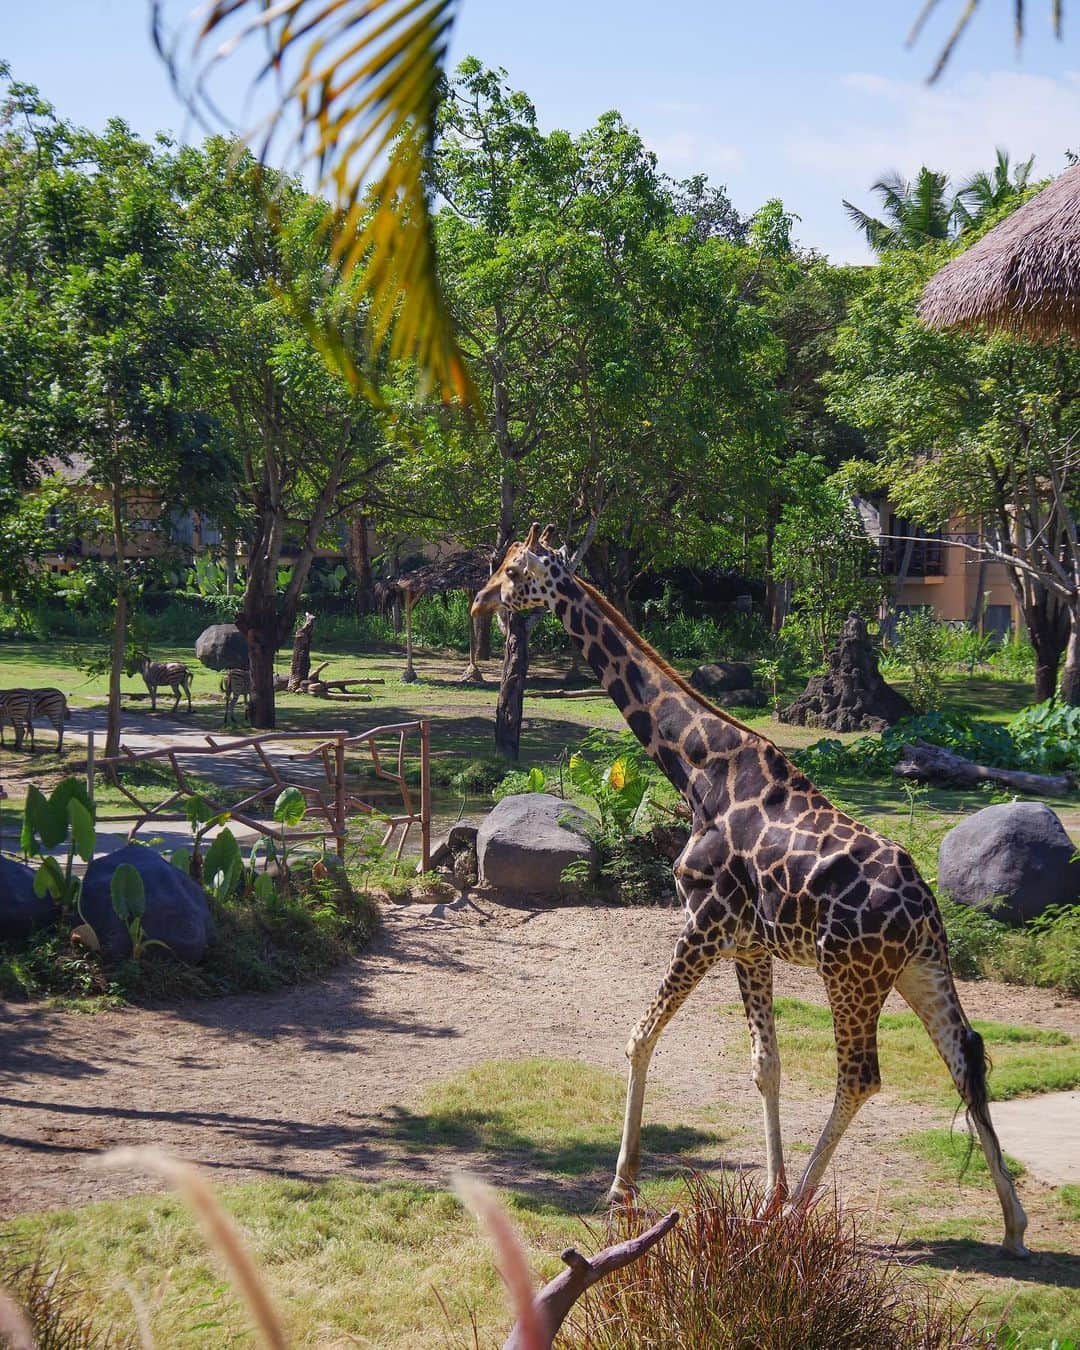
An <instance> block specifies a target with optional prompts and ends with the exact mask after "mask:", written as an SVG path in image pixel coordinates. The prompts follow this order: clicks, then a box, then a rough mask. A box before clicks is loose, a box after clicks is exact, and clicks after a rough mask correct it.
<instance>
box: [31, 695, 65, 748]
mask: <svg viewBox="0 0 1080 1350" xmlns="http://www.w3.org/2000/svg"><path fill="white" fill-rule="evenodd" d="M30 694H31V697H32V698H33V708H32V710H31V711H32V715H33V716H34V717H38V718H40V717H44V718H45V719H46V720H47V721H49V722H51V723H52V724H53V727H54V728H55V730H56V753H57V754H58V755H59V754H60V753H61V752H62V751H63V749H64V723H65V722H70V721H71V709H70V708H69V707H68V701H67V698H66V696H65V695H64V694H62V693H61V692H60V690H59V689H31V691H30ZM33 743H34V724H33V722H31V723H30V744H31V745H33Z"/></svg>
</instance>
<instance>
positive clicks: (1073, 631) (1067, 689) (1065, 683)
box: [1061, 606, 1080, 707]
mask: <svg viewBox="0 0 1080 1350" xmlns="http://www.w3.org/2000/svg"><path fill="white" fill-rule="evenodd" d="M1061 701H1062V703H1069V704H1071V705H1072V706H1073V707H1076V706H1077V705H1078V704H1080V609H1077V608H1076V607H1075V606H1073V607H1071V608H1070V609H1069V640H1068V642H1067V643H1066V646H1065V665H1064V668H1063V669H1062V672H1061Z"/></svg>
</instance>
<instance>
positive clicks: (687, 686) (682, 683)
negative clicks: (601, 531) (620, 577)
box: [574, 576, 774, 745]
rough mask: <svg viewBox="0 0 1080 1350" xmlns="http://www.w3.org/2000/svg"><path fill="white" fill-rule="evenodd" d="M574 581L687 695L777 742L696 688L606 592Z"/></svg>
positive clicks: (735, 724)
mask: <svg viewBox="0 0 1080 1350" xmlns="http://www.w3.org/2000/svg"><path fill="white" fill-rule="evenodd" d="M574 580H575V581H576V582H577V584H578V585H579V586H580V587H581V589H582V590H583V591H585V593H586V594H587V595H588V596H589V597H590V598H591V599H592V600H593V602H594V603H595V604H596V606H597V607H598V608H599V609H600V610H602V611H603V613H604V615H605V616H606V618H607V619H608V620H609V621H610V622H611V623H612V624H613V625H614V626H615V627H616V628H617V629H618V630H619V631H620V632H621V633H622V635H623V636H624V637H626V638H629V639H630V641H631V642H632V643H633V644H634V646H635V647H637V648H639V649H640V650H641V651H642V652H644V653H645V655H646V656H647V657H648V658H649V660H650V661H653V662H654V663H655V664H656V665H657V666H659V668H660V669H661V670H662V671H663V672H664V674H665V675H666V676H667V677H668V679H669V680H673V681H674V682H675V683H676V684H677V685H678V686H679V688H680V689H681V690H682V691H683V692H684V693H685V694H687V695H689V697H690V698H692V699H693V700H694V702H695V703H698V704H700V705H701V707H703V708H704V709H706V711H707V712H710V713H712V715H713V716H714V717H718V718H719V719H720V721H721V722H728V723H729V724H730V725H731V726H733V727H738V729H739V730H740V731H744V732H746V734H747V735H748V736H755V737H756V738H757V739H758V740H759V741H764V742H765V743H766V744H767V745H773V744H774V742H773V741H771V740H769V738H768V736H763V735H762V734H761V732H760V731H755V730H754V728H753V727H748V726H747V725H746V723H745V722H740V721H739V719H738V718H737V717H732V715H731V714H730V713H729V712H726V711H725V710H724V709H723V708H720V707H718V706H717V705H716V704H715V703H713V702H712V701H711V700H710V699H707V698H706V697H705V695H704V694H702V693H700V692H699V691H698V690H697V689H695V688H694V686H693V685H692V684H691V683H690V681H689V680H688V679H686V677H685V676H683V675H680V674H679V672H678V671H677V670H676V669H675V668H674V667H673V666H672V665H670V664H669V662H667V661H665V660H664V658H663V657H662V656H661V655H660V653H659V652H658V651H657V650H656V648H655V647H654V646H652V644H651V643H649V642H646V641H645V639H644V638H643V637H642V636H641V634H640V633H639V632H638V631H637V629H636V628H635V627H634V626H633V625H632V624H631V623H630V621H629V620H628V619H627V618H626V617H625V615H623V614H620V613H619V611H618V610H617V609H616V608H615V606H614V605H613V604H612V603H611V601H610V600H609V599H608V598H607V596H606V595H601V593H600V592H599V591H598V590H597V589H596V587H595V586H590V585H589V583H588V582H587V581H586V580H585V578H584V577H582V576H575V577H574Z"/></svg>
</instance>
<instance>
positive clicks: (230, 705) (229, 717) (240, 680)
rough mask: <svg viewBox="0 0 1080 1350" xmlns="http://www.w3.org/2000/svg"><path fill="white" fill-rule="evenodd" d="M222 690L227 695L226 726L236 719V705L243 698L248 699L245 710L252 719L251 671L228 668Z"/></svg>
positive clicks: (222, 682)
mask: <svg viewBox="0 0 1080 1350" xmlns="http://www.w3.org/2000/svg"><path fill="white" fill-rule="evenodd" d="M221 692H222V693H223V694H224V695H225V717H224V719H223V720H224V723H225V725H226V726H228V724H229V723H230V722H235V721H236V705H237V704H238V703H239V702H240V700H241V698H243V699H245V700H246V704H245V711H246V714H247V718H248V721H250V720H251V672H250V671H247V670H243V669H240V668H239V667H238V668H236V669H234V670H227V671H226V672H225V674H224V676H223V678H222V681H221Z"/></svg>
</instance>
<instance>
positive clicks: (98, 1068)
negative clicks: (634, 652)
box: [0, 904, 1080, 1216]
mask: <svg viewBox="0 0 1080 1350" xmlns="http://www.w3.org/2000/svg"><path fill="white" fill-rule="evenodd" d="M678 927H679V916H678V914H677V913H676V912H674V911H671V910H666V911H665V910H627V909H605V908H596V907H581V908H558V909H540V910H529V909H514V908H506V907H493V906H490V905H488V904H484V905H483V910H482V912H481V911H479V910H470V911H465V912H462V913H455V914H452V915H451V916H450V917H448V918H446V919H442V920H440V919H433V918H429V917H426V916H425V913H424V912H423V911H422V910H421V909H420V908H419V907H415V906H414V907H409V908H404V909H394V910H391V911H390V912H389V913H388V914H387V917H386V924H385V930H384V932H383V933H382V935H381V936H380V938H379V939H378V940H377V942H376V943H375V945H374V946H373V947H372V948H371V950H370V951H369V952H367V953H365V954H364V956H363V957H361V958H360V959H358V960H356V961H353V962H351V963H350V964H349V965H348V967H346V968H344V969H342V970H341V971H339V972H337V973H335V975H334V976H333V977H332V978H329V979H327V980H325V981H323V982H321V983H318V984H315V985H308V986H304V987H302V988H298V989H295V990H289V991H286V992H284V993H279V994H274V995H245V996H241V997H234V998H228V999H220V1000H211V1001H206V1002H198V1003H190V1004H187V1005H184V1006H181V1007H179V1008H176V1009H170V1010H167V1011H152V1010H151V1011H148V1010H128V1011H124V1012H109V1013H101V1014H98V1015H94V1016H87V1015H78V1014H72V1013H63V1012H58V1011H52V1010H42V1009H33V1008H20V1007H17V1006H8V1007H6V1008H3V1009H0V1216H3V1215H6V1214H11V1213H14V1212H18V1211H23V1210H33V1209H43V1208H49V1207H53V1206H58V1205H71V1204H78V1203H82V1202H85V1201H88V1200H91V1199H96V1198H101V1197H102V1196H106V1195H120V1194H124V1193H128V1192H130V1191H131V1190H133V1189H135V1188H136V1187H138V1186H139V1185H140V1183H139V1181H138V1180H137V1179H133V1178H132V1177H130V1176H127V1175H114V1174H103V1173H100V1172H97V1171H95V1170H93V1169H92V1168H90V1167H88V1166H87V1160H88V1157H89V1156H90V1155H92V1154H94V1153H96V1152H98V1151H99V1150H101V1149H104V1148H108V1147H110V1146H112V1145H115V1144H133V1143H156V1144H160V1145H162V1146H164V1147H165V1148H167V1149H170V1150H173V1151H175V1152H177V1153H179V1154H181V1155H183V1156H185V1157H187V1158H191V1159H194V1160H197V1161H199V1162H202V1163H204V1164H206V1165H207V1166H208V1167H210V1168H212V1169H213V1170H214V1172H215V1173H216V1175H217V1176H218V1177H219V1178H220V1179H221V1180H222V1181H232V1180H237V1179H240V1178H244V1177H252V1176H257V1175H260V1174H262V1175H266V1174H275V1175H288V1176H293V1177H301V1178H321V1177H327V1176H331V1175H348V1176H351V1177H355V1178H366V1179H372V1180H374V1179H378V1178H385V1177H387V1176H390V1175H411V1176H414V1177H415V1178H417V1179H427V1180H437V1179H441V1172H440V1168H441V1163H438V1162H436V1161H434V1160H432V1159H430V1158H428V1157H427V1156H426V1155H425V1154H423V1153H416V1152H412V1153H409V1152H406V1151H403V1150H402V1149H401V1148H400V1146H399V1144H398V1142H397V1140H398V1136H397V1135H396V1134H395V1129H394V1121H395V1118H397V1113H399V1112H400V1110H401V1108H403V1107H406V1106H408V1105H409V1104H415V1103H416V1101H417V1098H418V1095H419V1093H420V1091H421V1090H422V1088H423V1086H424V1085H425V1084H426V1083H428V1082H430V1081H431V1080H433V1079H436V1078H438V1077H440V1076H444V1075H446V1074H449V1073H452V1072H454V1071H455V1070H457V1069H459V1068H462V1067H464V1066H466V1065H468V1064H471V1063H474V1062H476V1061H479V1060H483V1059H489V1058H493V1057H500V1056H511V1057H516V1056H526V1055H550V1056H557V1057H567V1058H579V1059H583V1060H586V1061H589V1062H591V1063H594V1064H596V1065H599V1066H602V1067H605V1068H608V1069H612V1070H614V1071H616V1072H618V1073H620V1074H621V1072H622V1066H623V1063H624V1061H623V1057H622V1049H623V1045H624V1043H625V1040H626V1035H627V1032H628V1031H629V1028H630V1026H631V1025H632V1023H633V1022H634V1021H635V1019H636V1018H637V1017H638V1016H639V1015H640V1013H641V1011H642V1010H643V1009H644V1007H645V1005H646V1003H647V1001H648V999H649V997H650V996H651V994H652V992H653V989H654V987H655V984H656V980H657V977H658V975H659V973H660V972H661V970H662V967H663V964H664V961H665V960H666V956H667V953H668V951H669V950H670V947H671V944H672V941H673V939H674V936H675V934H676V932H677V930H678ZM777 973H778V992H779V993H781V994H791V995H795V996H797V997H801V998H806V999H813V1000H815V1001H820V999H821V997H822V993H821V986H820V983H819V981H818V980H817V977H816V976H815V975H814V974H813V972H808V971H801V970H796V969H793V968H790V967H788V968H783V969H779V968H778V972H777ZM962 996H963V999H964V1002H965V1006H966V1007H967V1009H968V1011H969V1013H970V1014H971V1015H972V1016H976V1017H980V1016H982V1017H987V1016H989V1017H997V1018H1002V1019H1005V1020H1013V1021H1021V1022H1026V1023H1029V1024H1034V1025H1040V1026H1051V1027H1059V1028H1061V1029H1062V1030H1065V1031H1069V1032H1074V1033H1077V1034H1080V1003H1078V1002H1077V1001H1075V1000H1067V999H1064V998H1062V997H1061V996H1057V995H1054V994H1052V993H1050V992H1046V991H1041V990H1028V989H1025V990H1018V989H1014V988H1009V987H1007V986H1000V985H996V986H995V985H968V986H965V987H964V989H963V991H962ZM737 998H738V994H737V990H736V985H735V979H734V973H733V971H732V969H731V968H730V967H729V966H728V965H727V963H723V962H722V963H720V964H719V966H718V967H717V969H716V970H715V971H714V972H711V973H710V975H709V976H708V977H707V978H706V981H705V982H704V984H703V987H702V988H701V990H699V991H698V993H697V994H696V995H695V997H694V998H693V999H691V1000H690V1002H689V1004H688V1005H687V1007H686V1008H685V1009H684V1010H683V1011H682V1012H681V1013H680V1014H679V1016H678V1017H677V1018H676V1019H675V1021H674V1022H673V1024H672V1026H671V1027H670V1028H669V1029H668V1031H667V1032H666V1033H665V1035H664V1037H663V1038H662V1039H661V1042H660V1045H659V1048H658V1051H657V1054H656V1058H655V1061H654V1068H653V1075H652V1078H651V1080H650V1081H651V1083H652V1084H654V1085H655V1087H656V1088H657V1089H658V1090H659V1091H658V1093H657V1094H656V1095H657V1097H658V1098H659V1101H658V1103H657V1105H656V1107H655V1108H654V1109H655V1110H656V1111H657V1112H663V1113H665V1114H666V1115H667V1116H668V1118H671V1119H676V1120H677V1119H678V1117H679V1110H680V1108H683V1107H686V1106H689V1107H693V1108H701V1107H713V1108H716V1107H717V1104H718V1103H719V1104H721V1106H720V1108H719V1109H720V1112H721V1114H720V1115H719V1116H718V1117H717V1118H718V1119H719V1120H720V1121H721V1125H720V1128H721V1131H722V1133H723V1135H724V1143H723V1146H724V1151H725V1152H724V1156H725V1157H729V1156H730V1157H731V1158H732V1159H741V1160H743V1161H746V1162H752V1163H754V1164H756V1163H757V1162H758V1161H759V1160H760V1151H761V1145H760V1140H759V1138H758V1133H759V1130H758V1121H759V1116H760V1107H759V1105H758V1099H757V1093H756V1090H755V1089H754V1088H753V1086H752V1085H751V1084H750V1082H749V1079H748V1073H747V1047H746V1041H745V1034H744V1032H743V1030H742V1028H741V1027H740V1026H739V1025H738V1023H737V1022H734V1021H732V1022H731V1023H727V1022H722V1021H721V1020H720V1019H718V1018H717V1016H716V1012H715V1009H716V1007H717V1005H719V1004H724V1003H732V1002H735V1001H736V1000H737ZM827 1105H828V1103H827V1102H826V1101H825V1100H824V1099H823V1098H822V1097H820V1096H814V1097H812V1098H806V1097H805V1096H803V1097H800V1096H799V1095H798V1094H796V1093H794V1092H792V1091H789V1092H788V1093H787V1096H786V1101H785V1107H784V1114H785V1130H786V1136H787V1138H788V1139H789V1140H790V1141H792V1142H795V1143H796V1147H798V1143H797V1141H800V1140H802V1141H805V1142H806V1143H809V1142H811V1141H812V1139H813V1138H814V1137H816V1134H817V1131H818V1129H819V1128H820V1126H821V1124H822V1122H823V1119H824V1115H825V1113H826V1110H827ZM897 1112H902V1113H904V1122H903V1128H908V1129H910V1128H918V1127H919V1123H920V1122H921V1121H924V1120H929V1119H930V1118H931V1117H930V1115H929V1114H928V1111H927V1109H926V1108H919V1107H914V1106H911V1105H910V1104H904V1105H902V1106H898V1105H897V1104H896V1102H895V1101H894V1102H892V1103H890V1102H889V1101H888V1099H887V1098H886V1097H885V1096H884V1095H883V1096H882V1097H880V1098H877V1099H876V1100H875V1101H873V1102H871V1103H870V1104H869V1106H868V1107H867V1108H866V1109H865V1111H864V1112H863V1113H862V1115H861V1116H860V1117H859V1119H858V1120H857V1122H856V1125H855V1126H854V1127H853V1129H852V1131H851V1142H850V1143H845V1149H844V1157H843V1159H842V1165H846V1166H849V1167H856V1166H862V1165H864V1164H866V1163H867V1161H868V1158H869V1153H870V1152H871V1151H872V1152H873V1153H874V1162H873V1167H874V1177H876V1176H877V1175H879V1173H880V1171H881V1168H882V1167H883V1166H884V1167H885V1168H886V1169H888V1168H892V1167H896V1168H902V1167H903V1166H904V1161H903V1159H902V1158H895V1159H894V1158H892V1157H891V1156H890V1155H889V1154H888V1153H887V1151H885V1150H882V1149H881V1148H880V1145H881V1142H882V1140H883V1139H886V1138H888V1137H889V1136H890V1135H892V1136H895V1135H896V1134H897V1133H898V1132H902V1129H901V1130H899V1131H898V1129H897V1123H898V1122H897V1119H896V1113H897ZM939 1114H940V1113H939ZM936 1118H937V1117H934V1119H936ZM485 1166H486V1170H488V1173H489V1175H492V1177H493V1179H494V1180H503V1181H505V1180H511V1179H512V1178H510V1177H506V1176H503V1177H500V1176H499V1175H498V1174H497V1173H492V1171H491V1166H492V1164H491V1163H490V1160H489V1162H488V1163H487V1164H486V1165H485Z"/></svg>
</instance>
